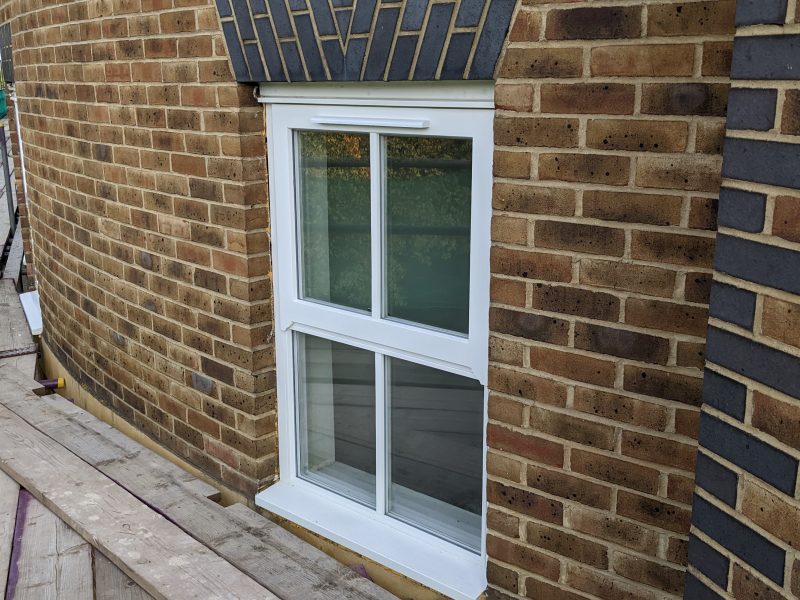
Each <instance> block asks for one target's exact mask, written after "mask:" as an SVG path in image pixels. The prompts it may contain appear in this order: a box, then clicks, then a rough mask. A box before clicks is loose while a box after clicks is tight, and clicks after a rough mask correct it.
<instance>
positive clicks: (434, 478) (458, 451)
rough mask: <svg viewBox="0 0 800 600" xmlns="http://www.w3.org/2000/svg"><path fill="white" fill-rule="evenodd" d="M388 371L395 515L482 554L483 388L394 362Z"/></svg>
mask: <svg viewBox="0 0 800 600" xmlns="http://www.w3.org/2000/svg"><path fill="white" fill-rule="evenodd" d="M387 369H388V370H389V375H388V378H389V386H388V387H389V407H390V408H389V412H390V419H391V421H390V423H391V424H390V434H391V440H390V447H391V467H390V476H391V481H390V492H389V504H388V506H389V514H390V515H392V516H394V517H396V518H398V519H400V520H402V521H406V522H408V523H411V524H412V525H416V526H417V527H420V528H421V529H425V530H427V531H430V532H432V533H435V534H437V535H440V536H441V537H444V538H447V539H449V540H452V541H454V542H456V543H458V544H460V545H461V546H464V547H465V548H469V549H471V550H474V551H476V552H477V551H480V547H481V515H482V502H483V494H482V490H483V405H484V402H483V387H482V386H481V385H480V384H479V383H478V382H477V381H474V380H472V379H467V378H466V377H461V376H459V375H453V374H452V373H446V372H444V371H439V370H437V369H432V368H430V367H424V366H422V365H417V364H414V363H410V362H406V361H404V360H399V359H395V358H389V359H387Z"/></svg>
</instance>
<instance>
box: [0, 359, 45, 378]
mask: <svg viewBox="0 0 800 600" xmlns="http://www.w3.org/2000/svg"><path fill="white" fill-rule="evenodd" d="M36 358H37V355H36V354H23V355H22V356H11V357H9V358H0V367H3V366H6V365H7V366H9V367H11V368H14V369H17V370H18V371H20V372H21V373H23V374H24V375H25V376H27V377H28V378H29V379H30V380H31V383H33V381H34V380H33V378H34V376H35V374H36Z"/></svg>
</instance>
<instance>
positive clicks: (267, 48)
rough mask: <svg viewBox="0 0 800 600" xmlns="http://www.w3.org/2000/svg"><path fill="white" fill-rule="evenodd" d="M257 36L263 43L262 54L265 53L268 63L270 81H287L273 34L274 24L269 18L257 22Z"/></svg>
mask: <svg viewBox="0 0 800 600" xmlns="http://www.w3.org/2000/svg"><path fill="white" fill-rule="evenodd" d="M255 26H256V34H257V35H258V40H259V42H260V43H261V52H263V53H264V60H266V61H267V71H268V72H269V80H270V81H286V74H285V73H284V72H283V64H282V63H281V53H280V50H278V44H277V43H276V42H275V35H274V34H273V33H272V24H271V23H270V20H269V17H262V18H260V19H256V20H255Z"/></svg>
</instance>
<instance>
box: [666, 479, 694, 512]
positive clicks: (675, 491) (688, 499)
mask: <svg viewBox="0 0 800 600" xmlns="http://www.w3.org/2000/svg"><path fill="white" fill-rule="evenodd" d="M693 495H694V477H686V476H684V475H678V474H677V473H670V474H669V475H668V477H667V498H669V499H670V500H675V501H676V502H682V503H683V504H691V503H692V496H693Z"/></svg>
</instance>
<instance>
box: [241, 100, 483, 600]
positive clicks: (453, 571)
mask: <svg viewBox="0 0 800 600" xmlns="http://www.w3.org/2000/svg"><path fill="white" fill-rule="evenodd" d="M426 88H427V89H426ZM308 90H312V92H309V91H308ZM317 90H322V91H317ZM432 92H435V94H433V93H432ZM262 94H263V97H264V101H265V102H267V103H268V115H267V119H268V138H269V173H270V185H271V188H270V192H271V210H272V235H273V239H272V246H273V255H274V256H273V264H274V276H275V290H276V348H277V356H278V361H277V368H278V386H279V389H278V395H279V404H278V417H279V452H280V468H281V474H280V475H281V479H280V482H279V483H277V484H276V485H274V486H272V487H271V488H269V489H267V490H266V491H264V492H262V493H261V494H259V496H258V498H257V502H258V503H259V504H260V505H262V506H264V507H266V508H268V509H270V510H272V511H273V512H275V513H278V514H280V515H282V516H284V517H286V518H288V519H290V520H292V521H295V522H297V523H299V524H300V525H303V526H305V527H307V528H309V529H312V530H314V531H316V532H318V533H321V534H322V535H325V536H326V537H329V538H331V539H333V540H334V541H337V542H339V543H341V544H343V545H345V546H348V547H350V548H352V549H354V550H356V551H358V552H361V553H362V554H365V555H367V556H369V557H370V558H373V559H375V560H377V561H378V562H381V563H383V564H386V565H387V566H389V567H392V568H394V569H395V570H398V571H400V572H402V573H405V574H407V575H409V576H411V577H413V578H415V579H417V580H419V581H422V582H423V583H425V584H427V585H430V586H432V587H434V588H436V589H439V590H440V591H443V592H445V593H447V594H448V595H450V596H453V597H463V598H468V597H471V598H474V597H476V596H477V594H478V593H479V592H480V591H482V589H483V587H484V584H485V579H484V570H485V569H484V566H485V551H484V542H483V540H484V529H485V528H484V520H485V505H486V501H485V494H484V489H485V478H484V471H485V468H484V456H485V441H484V431H485V407H486V397H485V396H486V392H485V385H486V373H487V360H488V359H487V339H488V323H487V319H488V317H487V313H488V295H489V291H488V280H489V220H490V216H491V206H490V204H491V202H490V197H491V161H492V146H493V143H492V138H491V133H492V103H491V88H490V87H489V88H488V90H487V88H486V86H470V85H467V84H464V85H462V86H450V85H445V86H436V85H429V86H423V87H420V86H415V85H410V86H394V85H391V84H382V85H375V86H368V85H360V84H351V85H349V86H339V87H330V86H324V85H323V86H305V87H303V86H296V85H295V86H277V87H276V86H264V87H263V88H262ZM298 96H299V97H298Z"/></svg>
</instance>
